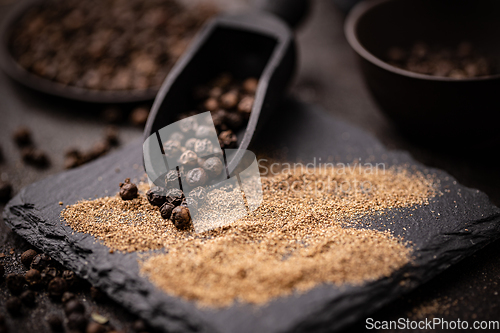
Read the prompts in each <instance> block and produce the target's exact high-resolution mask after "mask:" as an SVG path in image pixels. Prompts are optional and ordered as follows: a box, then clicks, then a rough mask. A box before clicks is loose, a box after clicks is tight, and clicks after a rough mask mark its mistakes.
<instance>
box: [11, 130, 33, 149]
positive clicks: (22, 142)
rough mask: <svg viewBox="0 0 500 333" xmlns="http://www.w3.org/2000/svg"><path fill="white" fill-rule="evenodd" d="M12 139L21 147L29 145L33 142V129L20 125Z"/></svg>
mask: <svg viewBox="0 0 500 333" xmlns="http://www.w3.org/2000/svg"><path fill="white" fill-rule="evenodd" d="M12 139H13V140H14V142H15V143H16V144H17V145H18V146H19V147H25V146H29V145H31V144H32V143H33V140H32V139H31V130H30V129H29V128H27V127H19V128H18V129H17V130H16V131H15V132H14V133H13V134H12Z"/></svg>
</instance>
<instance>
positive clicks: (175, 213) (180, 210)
mask: <svg viewBox="0 0 500 333" xmlns="http://www.w3.org/2000/svg"><path fill="white" fill-rule="evenodd" d="M172 222H173V223H174V226H175V227H176V228H177V229H181V230H182V229H187V228H189V226H190V224H191V215H190V214H189V208H187V207H184V206H178V207H175V208H174V209H173V210H172Z"/></svg>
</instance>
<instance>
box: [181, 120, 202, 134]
mask: <svg viewBox="0 0 500 333" xmlns="http://www.w3.org/2000/svg"><path fill="white" fill-rule="evenodd" d="M197 128H198V123H197V121H196V118H192V117H188V118H184V119H182V120H180V121H179V129H180V130H181V132H182V133H192V132H194V131H196V129H197Z"/></svg>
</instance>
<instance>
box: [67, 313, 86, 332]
mask: <svg viewBox="0 0 500 333" xmlns="http://www.w3.org/2000/svg"><path fill="white" fill-rule="evenodd" d="M68 328H69V329H72V330H76V331H80V332H82V331H85V329H86V328H87V317H85V315H83V314H81V313H77V312H74V313H72V314H70V315H69V316H68Z"/></svg>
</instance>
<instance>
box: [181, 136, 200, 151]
mask: <svg viewBox="0 0 500 333" xmlns="http://www.w3.org/2000/svg"><path fill="white" fill-rule="evenodd" d="M197 141H198V139H197V138H191V139H188V140H187V141H186V144H185V145H184V147H186V150H192V151H194V147H195V145H196V142H197Z"/></svg>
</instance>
